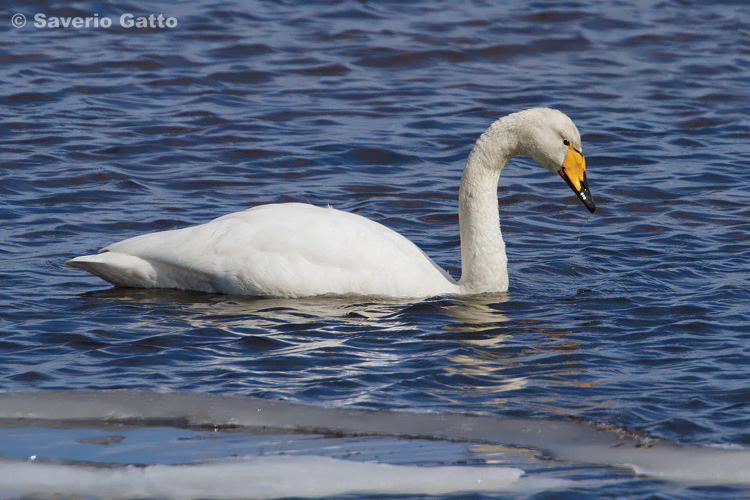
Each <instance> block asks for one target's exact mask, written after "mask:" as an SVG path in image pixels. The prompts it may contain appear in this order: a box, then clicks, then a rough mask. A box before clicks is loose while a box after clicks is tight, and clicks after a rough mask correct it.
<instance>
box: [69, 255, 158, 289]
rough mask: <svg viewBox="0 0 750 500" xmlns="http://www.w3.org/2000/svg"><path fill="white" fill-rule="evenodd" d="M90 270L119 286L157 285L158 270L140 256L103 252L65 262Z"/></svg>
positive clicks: (148, 286)
mask: <svg viewBox="0 0 750 500" xmlns="http://www.w3.org/2000/svg"><path fill="white" fill-rule="evenodd" d="M65 265H67V266H70V267H77V268H79V269H83V270H84V271H88V272H90V273H91V274H93V275H95V276H99V277H100V278H101V279H103V280H105V281H108V282H110V283H112V284H113V285H117V286H129V287H138V288H153V287H154V286H156V276H157V273H156V270H155V269H154V267H153V266H152V265H151V263H150V262H149V261H147V260H145V259H141V258H140V257H135V256H133V255H128V254H124V253H118V252H102V253H100V254H97V255H83V256H81V257H76V258H74V259H70V260H69V261H67V262H66V263H65Z"/></svg>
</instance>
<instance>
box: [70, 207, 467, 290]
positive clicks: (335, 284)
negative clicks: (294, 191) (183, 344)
mask: <svg viewBox="0 0 750 500" xmlns="http://www.w3.org/2000/svg"><path fill="white" fill-rule="evenodd" d="M69 265H72V266H74V267H80V268H83V269H86V270H87V271H89V272H91V273H93V274H96V275H97V276H100V277H102V278H103V279H105V280H107V281H109V282H111V283H113V284H115V285H123V286H136V287H149V288H181V289H190V290H200V291H206V292H219V293H227V294H243V295H259V296H277V297H304V296H312V295H325V294H336V295H373V296H390V297H426V296H432V295H439V294H445V293H456V291H457V290H458V285H457V284H456V283H455V281H453V279H452V278H451V277H450V276H449V275H448V274H447V273H446V272H445V271H443V270H442V269H441V268H440V267H439V266H437V265H436V264H435V263H434V262H433V261H432V260H431V259H430V258H429V257H428V256H427V255H425V254H424V253H423V252H422V251H421V250H420V249H419V248H418V247H417V246H416V245H414V244H413V243H412V242H410V241H409V240H408V239H406V238H404V237H403V236H401V235H399V234H398V233H396V232H395V231H393V230H391V229H388V228H387V227H385V226H383V225H381V224H378V223H376V222H373V221H371V220H369V219H366V218H364V217H361V216H359V215H356V214H351V213H348V212H342V211H339V210H335V209H332V208H321V207H315V206H312V205H306V204H301V203H287V204H273V205H263V206H259V207H255V208H251V209H249V210H245V211H242V212H237V213H233V214H229V215H225V216H223V217H220V218H218V219H215V220H213V221H211V222H209V223H207V224H202V225H199V226H194V227H188V228H184V229H177V230H173V231H164V232H158V233H151V234H146V235H143V236H138V237H135V238H131V239H128V240H124V241H121V242H119V243H115V244H113V245H110V246H108V247H106V248H104V249H102V251H101V253H99V254H98V255H94V256H84V257H78V258H76V259H73V260H71V261H69Z"/></svg>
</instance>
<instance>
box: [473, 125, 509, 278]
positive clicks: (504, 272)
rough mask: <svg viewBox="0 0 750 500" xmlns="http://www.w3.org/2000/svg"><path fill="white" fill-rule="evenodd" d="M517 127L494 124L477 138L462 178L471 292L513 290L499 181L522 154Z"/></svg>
mask: <svg viewBox="0 0 750 500" xmlns="http://www.w3.org/2000/svg"><path fill="white" fill-rule="evenodd" d="M517 125H518V124H517V122H516V120H514V119H513V115H511V116H508V117H505V118H502V119H500V120H498V121H496V122H495V123H493V124H492V126H490V128H489V129H487V131H486V132H485V133H484V134H482V136H481V137H480V138H479V139H478V140H477V142H476V144H475V145H474V148H473V149H472V150H471V153H470V154H469V159H468V160H467V161H466V166H465V167H464V171H463V174H462V175H461V187H460V188H459V191H458V223H459V227H460V232H461V280H460V281H459V286H461V288H462V289H463V291H464V292H467V293H483V292H504V291H506V290H507V289H508V267H507V264H508V259H507V257H506V255H505V243H504V242H503V236H502V233H501V231H500V216H499V214H498V204H497V183H498V179H499V177H500V172H501V171H502V169H503V167H504V166H505V164H506V163H507V162H508V160H510V159H511V158H512V157H514V156H516V154H518V147H519V138H518V130H517Z"/></svg>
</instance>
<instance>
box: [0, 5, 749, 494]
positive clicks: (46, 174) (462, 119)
mask: <svg viewBox="0 0 750 500" xmlns="http://www.w3.org/2000/svg"><path fill="white" fill-rule="evenodd" d="M496 4H499V3H498V2H490V3H480V2H475V3H470V2H409V3H408V4H403V3H401V2H392V3H391V2H331V3H328V2H321V3H310V2H302V1H294V0H292V1H288V2H251V1H248V2H242V1H225V2H197V1H184V2H178V3H175V4H171V3H166V2H165V3H160V2H149V1H144V2H119V1H116V0H112V1H80V2H73V3H69V2H62V1H61V2H55V1H39V2H33V3H26V2H15V3H13V2H11V3H10V4H9V5H10V6H8V7H7V8H5V9H4V10H3V11H2V12H1V13H0V61H1V63H0V116H1V117H2V126H0V175H1V176H2V177H1V178H0V235H1V237H2V240H1V241H2V244H1V245H0V254H1V257H2V259H1V260H0V389H2V390H4V391H7V392H10V393H15V392H18V391H27V390H43V389H44V390H53V391H54V392H51V393H49V398H50V401H55V402H56V404H62V405H65V394H68V393H60V392H57V390H61V389H66V390H74V391H77V390H83V389H88V390H107V389H115V388H118V389H121V388H126V389H141V390H146V391H156V392H164V391H167V392H174V391H180V392H185V393H219V394H223V395H229V396H255V397H260V398H263V399H266V400H270V401H276V400H285V401H289V402H293V403H302V404H306V405H312V406H325V407H333V408H341V407H349V408H352V407H362V408H369V409H375V410H379V411H383V412H387V411H391V410H399V411H404V410H406V411H410V412H414V411H416V412H425V411H429V412H436V413H456V412H460V413H464V412H465V413H471V414H479V415H485V416H491V417H497V418H499V419H503V418H508V417H522V418H534V419H540V420H541V421H551V422H554V421H556V419H559V418H567V417H570V416H573V417H576V418H580V419H583V420H584V421H595V422H599V423H601V424H606V425H607V426H618V427H622V428H626V429H630V430H632V431H634V432H637V433H638V434H639V435H648V436H651V437H653V438H661V439H665V440H670V441H674V442H676V443H677V444H679V445H685V446H691V447H693V446H706V445H712V446H716V445H718V446H722V447H732V448H745V447H748V446H750V371H748V369H747V367H748V365H750V347H749V346H750V330H749V328H748V323H749V322H750V321H749V320H750V314H749V313H750V306H749V305H748V303H749V302H750V293H749V290H750V246H749V244H750V222H749V221H750V173H749V172H750V170H748V168H749V167H750V92H748V89H749V87H748V82H750V7H748V6H747V5H746V4H745V3H744V2H731V1H726V2H698V1H665V2H642V1H637V0H632V1H615V0H602V1H596V0H582V1H574V2H564V3H559V4H555V3H545V2H532V3H521V2H502V4H503V5H496ZM5 5H6V4H4V7H5ZM15 13H22V14H24V15H25V17H26V19H27V23H26V25H25V26H23V27H22V28H15V27H13V25H12V23H11V17H12V16H13V14H15ZM36 13H44V14H45V15H46V16H47V17H48V18H49V17H52V16H60V17H66V16H67V17H74V16H81V17H85V16H92V15H94V14H97V15H98V17H99V18H103V17H109V18H111V19H112V20H113V26H112V27H111V28H107V29H105V28H98V29H96V28H89V29H85V28H84V29H74V28H60V29H48V28H37V27H35V26H34V15H35V14H36ZM123 13H133V14H134V15H136V16H137V15H148V14H151V13H154V14H159V13H163V14H164V16H165V17H166V16H173V17H175V18H176V19H177V21H178V25H177V26H176V27H175V28H172V29H169V28H163V29H159V28H154V29H149V28H142V29H137V28H132V29H126V28H122V27H120V26H119V18H120V15H121V14H123ZM14 19H15V18H14ZM533 106H548V107H555V108H559V109H560V110H562V111H564V112H565V113H567V114H568V115H569V116H571V118H572V119H573V120H574V121H575V122H576V124H577V126H578V128H579V130H580V131H581V134H582V138H583V148H584V153H585V154H586V160H587V168H588V179H589V183H590V186H591V191H592V194H593V196H594V199H595V201H596V203H597V212H596V213H595V215H594V216H593V217H591V219H590V220H587V219H588V212H587V211H586V209H585V208H584V207H583V206H582V205H581V204H580V203H579V202H578V201H577V200H576V199H575V198H574V197H573V196H572V194H571V193H570V190H569V188H568V187H567V186H565V184H564V183H563V182H561V180H560V179H559V178H558V177H557V176H553V175H550V174H549V173H548V172H546V171H545V170H544V169H541V168H539V167H538V166H536V165H535V164H533V163H532V162H531V161H530V160H527V159H524V158H516V159H514V160H513V161H512V162H511V163H510V164H509V165H508V167H507V168H506V169H505V170H504V171H503V175H502V176H501V180H500V188H499V192H498V196H499V200H500V212H501V221H502V226H503V234H504V238H505V241H506V245H507V251H508V258H509V273H510V280H511V283H510V290H509V292H508V293H507V294H503V295H500V296H489V297H481V298H465V299H464V298H462V299H453V298H450V297H437V298H433V299H430V300H426V301H419V302H375V301H369V300H356V299H349V300H345V299H306V300H271V299H252V298H242V297H228V296H218V295H207V294H198V293H189V292H178V291H154V290H146V291H144V290H130V289H115V288H111V287H110V286H108V285H107V284H106V283H104V282H102V281H101V280H99V279H97V278H95V277H93V276H89V275H87V274H85V273H82V272H81V271H79V270H75V269H71V268H67V267H65V266H64V265H63V262H64V261H65V260H67V259H69V258H71V257H73V256H76V255H81V254H84V253H91V252H93V251H96V250H97V249H98V248H101V247H103V246H105V245H106V244H108V243H112V242H114V241H118V240H120V239H124V238H127V237H130V236H134V235H137V234H141V233H144V232H150V231H158V230H164V229H171V228H179V227H185V226H187V225H191V224H195V223H200V222H205V221H208V220H210V219H212V218H214V217H216V216H219V215H223V214H225V213H229V212H233V211H237V210H241V209H244V208H248V207H251V206H255V205H258V204H263V203H268V202H277V201H301V202H309V203H313V204H316V205H327V204H328V205H331V206H333V207H336V208H339V209H342V210H347V211H351V212H355V213H358V214H361V215H364V216H367V217H369V218H372V219H374V220H376V221H378V222H381V223H383V224H385V225H387V226H389V227H391V228H393V229H395V230H397V231H399V232H401V233H402V234H404V235H405V236H407V237H409V238H410V239H412V240H413V241H415V242H416V243H417V244H418V245H419V246H420V247H421V248H422V249H424V250H425V252H426V253H428V254H429V255H430V256H432V257H433V258H434V259H435V260H436V261H437V262H438V263H439V264H441V265H442V266H444V267H445V268H446V269H447V270H448V271H449V272H451V273H452V274H453V275H454V276H455V277H456V278H457V277H458V276H459V274H460V269H459V267H460V260H459V250H458V244H459V240H458V220H457V215H456V213H457V189H458V183H459V179H460V174H461V168H462V166H463V162H464V161H465V159H466V156H467V155H468V153H469V151H470V149H471V146H472V144H473V142H474V141H475V140H476V138H477V137H478V136H479V134H480V133H481V132H482V131H483V130H484V129H485V128H486V127H487V126H488V125H489V124H490V123H491V122H492V121H494V120H495V119H497V118H498V117H500V116H502V115H505V114H507V113H510V112H513V111H518V110H521V109H525V108H529V107H533ZM69 404H73V403H72V402H70V403H69ZM16 416H17V417H19V418H27V417H29V415H25V414H18V415H16ZM92 418H93V417H92ZM162 423H163V422H162ZM6 424H7V427H6V428H4V430H3V433H5V434H6V436H14V437H13V440H12V443H13V445H12V446H8V447H7V448H5V449H2V448H3V445H2V444H0V454H3V455H5V456H7V457H10V458H12V459H23V458H27V457H29V456H32V455H40V453H39V452H38V450H37V448H41V446H40V444H41V443H44V442H45V441H46V440H47V439H48V437H46V436H47V431H45V430H44V429H47V426H50V425H51V426H52V427H53V428H54V427H55V424H54V423H52V424H49V423H47V424H44V425H42V424H39V426H38V427H35V429H36V430H34V431H33V432H30V433H29V434H28V435H30V436H33V439H27V440H23V439H20V438H19V436H22V435H26V434H23V433H22V434H19V433H18V432H20V431H19V429H20V428H21V427H19V426H20V423H19V422H6ZM92 425H93V426H94V427H97V426H101V425H103V424H101V423H99V424H92ZM175 425H176V424H175ZM58 427H59V426H58ZM97 428H98V427H97ZM23 429H26V428H25V427H24V428H23ZM157 429H158V428H157ZM24 432H26V431H24ZM70 432H71V433H72V434H67V433H66V432H65V431H61V430H59V429H58V430H57V431H56V432H55V433H53V434H54V435H56V436H61V437H60V439H63V440H64V439H68V438H70V439H78V438H79V435H80V433H81V431H75V432H74V431H70ZM90 432H94V433H95V432H99V431H93V430H92V431H90ZM139 432H140V434H139ZM170 432H172V431H164V434H162V436H166V437H165V438H164V439H172V438H171V434H170ZM175 432H176V431H175ZM185 432H187V431H185ZM191 432H192V431H191ZM195 432H198V431H195ZM156 434H158V432H151V431H146V430H142V431H137V430H134V431H132V433H131V434H128V435H127V436H126V437H128V439H130V438H131V437H132V436H135V437H132V439H133V440H135V442H137V443H141V442H146V443H147V442H149V439H152V438H153V439H157V438H155V437H154V436H155V435H156ZM71 435H72V436H73V437H71ZM66 436H67V437H66ZM433 437H434V436H433ZM193 438H194V436H190V439H193ZM8 439H10V438H8ZM128 439H126V440H125V441H124V442H125V443H127V442H128ZM246 439H248V440H251V439H250V438H246ZM393 439H396V438H393ZM399 439H400V438H399ZM251 441H252V440H251ZM8 442H10V441H8ZM201 442H203V441H200V440H198V441H191V443H193V444H191V448H190V450H191V451H190V453H189V454H188V455H187V458H186V461H191V460H202V459H205V458H206V455H205V454H202V453H201V452H198V451H195V450H196V449H199V448H200V446H199V445H196V444H194V443H201ZM394 442H396V441H388V442H386V444H384V445H382V446H384V447H390V446H391V445H393V443H394ZM19 443H22V444H19ZM118 443H119V441H117V442H116V443H114V445H118ZM222 443H227V441H221V440H219V441H216V440H214V441H211V447H212V448H211V450H214V449H216V447H217V446H218V447H219V448H220V449H221V448H222ZM231 443H234V441H231ZM388 443H390V444H388ZM107 444H108V443H107ZM110 446H111V445H110ZM322 446H324V445H321V447H322ZM393 446H395V445H393ZM435 446H436V448H435V449H434V451H433V452H431V453H414V452H413V451H406V450H407V448H406V447H403V448H399V447H398V446H395V448H394V449H395V450H396V451H393V452H392V453H390V454H388V456H386V455H379V454H377V453H373V452H371V451H370V452H367V453H364V458H363V459H362V460H368V461H370V460H381V461H384V462H389V463H395V464H400V465H403V464H406V465H457V464H465V463H474V461H477V462H482V463H490V462H491V460H490V459H488V458H487V457H486V456H480V457H479V458H477V455H476V454H475V455H471V457H473V458H471V457H468V456H467V455H466V452H465V451H463V450H459V451H455V450H454V451H446V450H441V449H440V447H437V445H435ZM445 446H448V445H447V444H446V445H445ZM196 447H197V448H196ZM246 448H248V449H254V448H253V447H252V446H249V447H246ZM308 448H309V445H308V444H306V445H305V446H304V449H305V450H307V451H308V452H309V451H310V450H309V449H308ZM312 448H315V447H314V446H313V447H312ZM541 448H544V446H541ZM134 449H135V450H136V452H137V450H139V449H141V448H138V447H137V446H136V447H135V448H134ZM223 449H224V454H225V456H227V457H228V456H230V455H232V454H233V453H237V451H236V450H237V447H236V446H235V445H234V444H226V446H225V447H224V448H223ZM321 449H322V448H321ZM430 449H431V450H432V448H430ZM399 450H403V451H401V452H400V451H399ZM276 451H278V450H276ZM319 451H320V450H319ZM212 453H213V451H212ZM247 453H251V452H247ZM247 453H246V454H247ZM217 454H218V455H221V453H220V452H217ZM313 454H315V450H314V449H313ZM318 454H319V455H326V456H334V455H332V454H331V453H323V452H320V453H318ZM441 454H444V455H442V456H444V457H445V458H443V459H442V460H441V459H438V458H436V457H440V456H441ZM41 455H43V454H41ZM63 455H64V458H66V459H68V460H81V461H85V460H92V458H91V457H90V456H88V455H86V453H83V452H80V453H79V452H75V453H72V454H69V455H65V454H63ZM480 455H481V454H480ZM126 456H127V457H128V458H127V460H125V461H126V462H128V463H150V462H149V457H150V456H151V455H150V454H149V453H146V452H144V453H143V454H141V455H140V458H139V455H138V453H135V454H134V455H131V454H126ZM211 457H214V455H211ZM389 457H390V458H389ZM482 457H484V458H482ZM46 458H48V459H59V458H60V456H59V455H58V454H56V453H52V452H50V454H49V456H47V457H46ZM335 458H342V457H341V456H335ZM343 458H347V457H343ZM95 460H96V461H99V462H103V463H108V459H107V457H106V454H105V455H104V456H98V457H97V458H96V459H95ZM118 460H119V459H118ZM170 460H171V459H170ZM115 461H117V460H115ZM157 462H158V463H165V460H161V459H154V460H153V461H152V462H151V463H157ZM24 463H26V462H24ZM170 463H171V462H170ZM524 464H525V462H524V461H523V460H521V459H518V461H517V462H516V463H515V466H518V467H521V468H524ZM511 465H514V464H511ZM552 467H554V466H552ZM576 467H577V468H575V469H570V470H569V472H567V473H566V472H561V473H559V474H557V475H556V478H557V477H561V478H563V479H566V480H581V481H583V480H595V481H601V482H595V483H586V486H585V487H582V488H576V487H570V485H568V486H565V485H557V486H555V487H550V488H551V489H546V488H544V487H542V488H540V489H541V491H538V490H534V491H531V490H529V491H526V492H525V493H523V496H525V497H532V498H550V497H551V496H552V495H558V496H557V497H559V498H601V497H602V496H604V495H612V496H613V497H625V496H627V497H629V498H644V499H645V498H654V497H659V498H735V497H736V496H738V495H739V496H742V495H747V494H749V493H748V491H747V488H746V487H742V486H732V485H728V484H722V485H713V486H705V485H693V484H683V483H679V482H678V483H673V482H670V481H664V482H661V481H657V480H652V479H635V478H634V476H633V475H632V474H630V473H627V474H626V473H622V472H619V471H615V470H613V469H611V468H608V467H600V466H597V465H590V466H576ZM0 468H1V467H0ZM0 472H2V471H0ZM566 474H567V475H566ZM730 483H731V481H730ZM553 492H554V493H553ZM518 494H519V493H518V492H515V493H513V492H507V491H506V492H497V493H496V494H493V493H486V492H481V493H479V492H478V493H476V494H475V495H477V496H479V497H482V498H485V496H486V497H487V498H495V497H501V498H506V497H509V498H510V497H515V496H516V495H518ZM205 495H207V496H209V497H210V496H211V493H210V492H209V493H204V497H205Z"/></svg>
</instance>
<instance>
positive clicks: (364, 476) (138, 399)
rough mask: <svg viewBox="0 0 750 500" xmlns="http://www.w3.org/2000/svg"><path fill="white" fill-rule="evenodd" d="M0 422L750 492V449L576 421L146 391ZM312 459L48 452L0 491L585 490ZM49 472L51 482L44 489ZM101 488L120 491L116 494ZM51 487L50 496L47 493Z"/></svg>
mask: <svg viewBox="0 0 750 500" xmlns="http://www.w3.org/2000/svg"><path fill="white" fill-rule="evenodd" d="M0 419H1V420H2V421H1V422H0V424H4V425H5V428H6V429H8V428H10V427H18V426H30V425H37V426H54V427H65V426H69V427H79V428H80V427H87V426H88V427H99V428H101V427H105V426H111V425H115V424H116V425H127V426H131V427H148V426H157V425H158V426H169V427H181V428H198V429H222V428H226V429H239V430H241V431H242V430H245V431H248V432H249V433H252V432H257V431H258V430H259V429H262V430H263V432H268V430H269V429H270V430H273V429H276V430H278V431H279V432H283V433H289V434H290V435H292V436H297V437H298V439H297V440H296V441H295V442H294V443H293V444H295V445H296V444H299V443H300V441H301V439H299V437H300V436H309V435H311V434H312V433H323V434H327V435H335V436H376V437H378V439H383V438H386V437H391V438H409V439H419V438H421V439H429V440H432V441H439V440H445V441H452V442H464V443H481V444H497V445H507V446H516V447H523V448H530V449H533V450H537V451H538V452H539V453H542V454H544V455H546V456H548V457H551V458H554V459H555V461H556V463H558V464H571V463H585V464H595V465H608V466H619V467H627V468H629V469H630V470H632V471H634V472H635V473H636V474H637V475H641V476H647V477H652V478H659V479H664V480H671V481H681V482H689V483H702V484H750V451H748V450H742V449H739V450H738V449H719V448H701V447H680V446H675V445H672V444H668V443H658V442H654V441H653V440H650V439H648V438H646V437H643V436H638V435H636V434H633V433H629V432H625V431H623V430H622V429H611V428H607V429H602V428H594V427H592V426H591V425H589V424H587V423H584V422H576V421H566V420H560V421H557V420H536V419H504V418H495V417H478V416H467V415H459V414H434V413H426V414H424V413H423V414H419V413H407V412H392V411H372V410H353V409H333V408H320V407H314V406H306V405H300V404H292V403H284V402H278V401H269V400H263V399H257V398H250V397H237V396H219V395H209V394H193V393H153V392H143V391H39V392H16V393H3V394H0ZM302 452H303V453H305V455H301V454H300V453H299V452H298V453H297V454H296V455H295V456H279V455H278V453H277V454H276V455H269V456H246V455H242V456H243V457H244V458H241V459H231V460H227V459H226V458H223V459H220V460H211V461H205V460H198V461H195V460H192V461H191V460H187V463H183V464H173V465H167V464H162V463H151V462H146V463H145V465H143V466H139V467H136V466H133V465H112V464H106V465H107V466H106V467H93V466H90V465H87V464H84V463H80V462H79V463H71V462H59V461H57V462H55V461H50V460H44V459H43V458H45V457H44V456H41V457H40V458H42V459H40V460H26V461H23V460H18V459H15V460H6V461H4V462H0V484H2V485H3V488H2V489H3V493H5V492H7V491H9V485H14V488H13V489H12V491H13V492H14V493H17V494H21V495H32V496H40V495H52V494H56V495H57V494H63V495H66V496H75V495H80V496H88V497H96V498H126V497H127V498H144V497H160V498H170V499H171V498H175V499H189V498H237V497H239V496H242V497H246V498H247V497H249V495H250V496H251V497H252V498H277V497H285V496H299V497H309V498H311V497H324V496H332V495H338V494H346V493H379V494H388V493H390V494H410V493H418V494H447V493H452V492H459V491H460V492H466V491H468V492H486V491H506V490H508V489H511V490H524V491H530V490H532V491H535V490H539V489H542V490H543V489H550V488H564V487H566V486H569V485H570V484H578V485H580V482H572V481H565V480H561V479H558V478H555V477H548V475H545V474H527V475H525V476H524V475H523V470H522V469H524V468H526V465H525V464H521V467H508V466H507V464H502V465H503V466H469V467H466V466H453V465H451V466H440V467H422V466H414V465H411V464H410V465H393V464H384V463H375V462H376V461H379V460H375V459H372V457H370V459H369V461H361V460H360V461H353V460H341V459H340V458H333V457H330V456H328V457H326V456H310V454H314V455H318V453H317V452H316V450H315V447H314V446H313V447H311V448H309V449H304V450H303V451H302ZM324 454H325V453H323V452H321V453H320V455H324ZM16 458H18V456H16ZM46 458H49V457H46ZM365 460H368V459H367V457H365ZM131 463H140V462H131ZM513 465H517V464H513ZM532 467H533V464H532ZM42 476H43V477H44V478H45V479H44V482H43V486H40V485H39V483H40V481H39V478H40V477H42ZM70 478H77V479H76V481H72V480H71V479H70ZM201 478H203V479H201ZM103 484H113V485H115V484H119V485H120V486H121V487H120V488H116V489H115V490H113V491H112V492H110V491H109V490H105V488H104V487H103V486H101V485H103ZM41 487H44V488H48V489H45V490H39V488H41ZM334 487H335V488H336V489H334V490H331V488H334ZM159 488H161V489H159ZM118 495H121V496H118Z"/></svg>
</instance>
